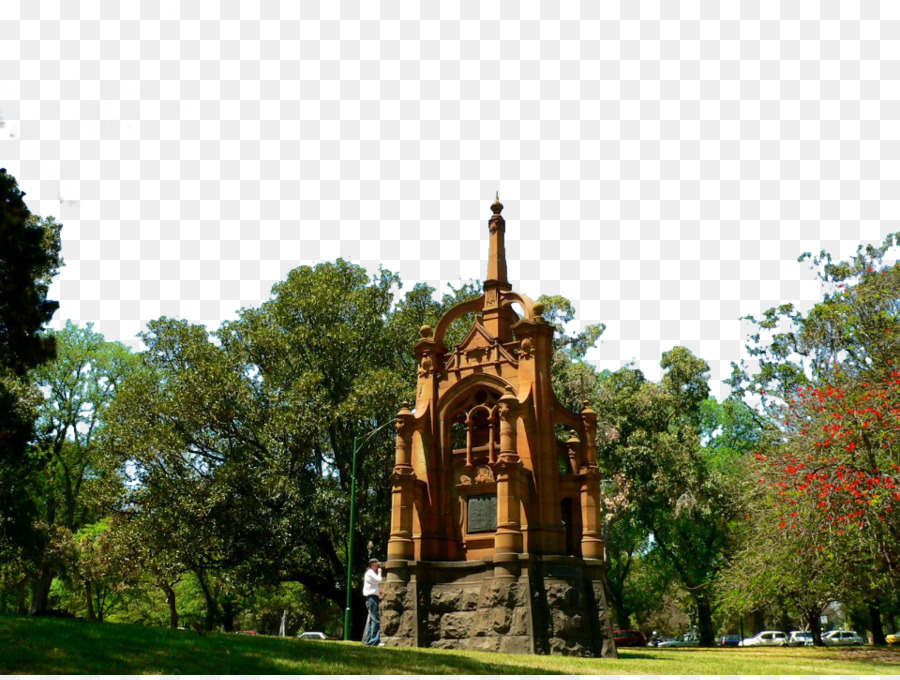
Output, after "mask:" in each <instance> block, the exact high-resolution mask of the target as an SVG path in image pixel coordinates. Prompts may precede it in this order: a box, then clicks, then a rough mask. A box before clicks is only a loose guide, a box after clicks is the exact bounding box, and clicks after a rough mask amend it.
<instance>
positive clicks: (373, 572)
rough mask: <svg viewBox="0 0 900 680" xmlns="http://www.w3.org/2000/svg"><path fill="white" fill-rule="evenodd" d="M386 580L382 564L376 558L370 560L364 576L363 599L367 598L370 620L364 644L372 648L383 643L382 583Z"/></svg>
mask: <svg viewBox="0 0 900 680" xmlns="http://www.w3.org/2000/svg"><path fill="white" fill-rule="evenodd" d="M383 580H384V575H383V570H382V568H381V562H379V561H378V560H377V559H375V558H374V557H373V558H372V559H371V560H369V568H368V569H366V573H365V576H363V597H365V598H366V609H367V610H368V612H369V618H368V620H367V621H366V632H365V635H364V637H363V642H365V643H366V644H367V645H371V646H376V645H377V646H382V645H384V643H383V642H382V641H381V609H380V606H381V582H382V581H383Z"/></svg>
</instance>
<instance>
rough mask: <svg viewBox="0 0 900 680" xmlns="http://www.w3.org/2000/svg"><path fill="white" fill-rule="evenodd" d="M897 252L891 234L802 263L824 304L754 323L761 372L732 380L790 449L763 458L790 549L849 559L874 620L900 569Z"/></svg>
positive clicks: (763, 478)
mask: <svg viewBox="0 0 900 680" xmlns="http://www.w3.org/2000/svg"><path fill="white" fill-rule="evenodd" d="M898 245H900V241H898V235H897V234H890V235H888V236H887V238H886V239H885V240H884V242H883V243H882V244H881V246H873V245H869V246H866V247H862V246H860V247H859V248H858V249H857V252H856V254H855V255H853V256H852V257H851V258H849V259H848V260H846V261H839V262H835V261H834V260H833V259H832V257H831V256H830V255H829V254H828V253H826V252H824V251H823V252H822V253H820V255H819V256H817V257H812V256H810V255H809V254H805V255H803V256H801V260H804V259H810V260H811V261H812V265H813V266H814V267H818V270H819V271H818V276H819V279H820V281H821V282H822V285H823V286H824V287H825V289H826V293H825V295H824V298H823V300H822V302H820V303H818V304H816V305H815V306H813V308H812V309H811V310H810V311H809V312H808V313H805V314H803V313H800V312H798V311H797V310H796V309H794V308H793V307H792V306H791V305H783V306H781V307H779V308H776V309H770V310H768V311H766V312H765V313H764V314H763V316H762V318H761V319H759V320H756V319H753V318H751V319H750V320H751V321H754V322H756V323H757V324H758V326H759V331H760V332H759V333H757V334H755V335H753V336H752V337H751V344H750V345H749V347H748V350H749V351H750V353H751V354H752V355H753V356H754V357H756V358H757V359H758V360H759V370H758V371H757V372H755V373H753V374H751V373H750V372H749V370H748V368H747V367H746V366H744V365H741V366H734V370H733V374H732V378H731V384H732V387H733V389H734V391H735V392H736V393H738V394H742V395H756V396H757V397H758V398H759V399H760V402H761V405H762V409H761V411H760V413H761V416H762V417H764V418H765V419H766V420H767V424H768V427H769V429H770V430H771V432H772V433H773V436H775V437H778V438H779V439H780V440H781V443H780V444H779V445H778V446H777V447H774V448H769V449H762V450H760V451H759V452H758V458H757V460H756V468H757V469H755V471H754V473H755V477H756V478H757V479H758V483H759V484H761V485H765V486H768V487H769V488H772V489H775V490H776V493H775V496H774V503H775V505H776V507H777V509H778V512H779V522H778V525H779V526H780V527H781V528H782V529H783V530H784V531H783V532H782V533H783V541H784V543H785V544H788V545H790V544H792V543H794V542H796V541H797V535H798V534H804V535H814V536H816V540H815V542H814V544H813V545H814V546H815V548H814V549H815V550H816V551H820V550H821V551H825V552H826V554H834V555H837V556H839V557H838V559H839V560H840V561H841V563H842V566H843V569H844V571H845V572H846V574H847V576H848V585H847V586H846V587H847V588H853V589H855V590H856V591H857V593H859V596H860V598H861V599H863V600H865V601H868V602H870V603H871V606H872V608H873V614H872V620H873V621H877V620H879V616H878V615H877V614H878V611H877V610H878V601H879V599H880V598H879V597H878V595H877V594H878V593H885V592H890V591H891V590H892V589H894V588H895V587H896V574H897V573H898V570H900V548H898V546H900V535H898V533H897V530H896V524H897V523H896V521H895V520H894V519H893V516H894V514H896V512H898V511H900V506H898V503H900V491H898V488H900V467H898V465H900V458H898V454H897V451H898V445H897V442H896V441H895V435H896V430H897V425H898V421H897V416H898V414H900V410H898V409H900V401H898V396H897V395H898V393H897V390H898V385H900V381H898V378H900V372H898V371H897V368H898V365H897V364H896V363H895V362H896V361H898V359H897V358H896V357H897V356H898V353H900V265H898V264H887V263H886V259H887V258H888V256H889V253H890V252H896V251H895V250H894V251H892V249H895V248H896V247H897V246H898ZM801 520H802V521H801ZM853 584H855V585H853ZM848 594H849V593H848ZM877 628H878V627H877V626H876V630H875V631H873V633H874V636H875V638H876V639H880V638H881V637H882V634H881V631H880V630H878V629H877Z"/></svg>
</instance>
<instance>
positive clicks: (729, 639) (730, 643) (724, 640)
mask: <svg viewBox="0 0 900 680" xmlns="http://www.w3.org/2000/svg"><path fill="white" fill-rule="evenodd" d="M740 644H741V636H740V635H732V634H729V635H723V636H722V637H720V638H719V647H737V646H739V645H740Z"/></svg>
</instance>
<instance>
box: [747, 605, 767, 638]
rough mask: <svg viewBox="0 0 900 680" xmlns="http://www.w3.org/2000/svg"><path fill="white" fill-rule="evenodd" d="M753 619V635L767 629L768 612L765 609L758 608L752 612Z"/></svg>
mask: <svg viewBox="0 0 900 680" xmlns="http://www.w3.org/2000/svg"><path fill="white" fill-rule="evenodd" d="M750 616H751V621H752V625H753V633H752V634H751V635H756V634H757V633H759V632H760V631H763V630H765V629H766V612H765V610H763V609H757V610H755V611H753V612H751V614H750Z"/></svg>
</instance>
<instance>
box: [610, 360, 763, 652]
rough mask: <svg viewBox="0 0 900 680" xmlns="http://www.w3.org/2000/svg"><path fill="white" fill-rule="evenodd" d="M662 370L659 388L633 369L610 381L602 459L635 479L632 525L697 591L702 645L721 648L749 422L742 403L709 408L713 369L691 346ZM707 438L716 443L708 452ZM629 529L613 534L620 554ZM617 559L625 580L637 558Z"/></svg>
mask: <svg viewBox="0 0 900 680" xmlns="http://www.w3.org/2000/svg"><path fill="white" fill-rule="evenodd" d="M661 365H662V367H663V368H664V369H665V371H666V372H665V374H664V375H663V379H662V381H661V382H660V383H658V384H656V383H651V382H649V381H647V380H646V379H645V378H644V376H643V374H642V373H641V372H640V371H638V370H636V369H634V368H631V367H625V368H623V369H620V370H619V371H616V372H615V373H612V374H611V375H609V376H608V378H607V379H606V380H604V381H603V383H602V384H601V386H600V395H599V399H598V401H597V413H598V416H599V417H600V421H601V423H602V424H603V426H604V427H605V429H606V432H605V436H603V437H602V438H600V442H599V443H598V453H599V454H600V458H601V462H602V466H603V468H604V470H605V472H606V474H607V475H610V476H611V477H613V478H616V476H618V478H619V479H621V480H625V481H624V483H622V484H620V485H619V487H620V488H619V491H620V492H622V491H623V490H624V491H625V494H626V495H627V501H626V503H625V505H627V507H628V512H629V513H630V514H631V517H632V519H630V522H633V525H634V526H635V527H640V528H641V529H643V531H644V535H645V536H647V537H648V538H647V541H648V543H647V547H646V548H645V549H644V551H645V554H647V555H653V559H654V560H656V561H657V562H656V563H657V564H658V565H660V566H661V565H663V564H664V565H666V568H667V569H670V570H671V572H672V573H673V574H674V575H675V577H676V578H677V579H678V581H679V582H680V583H681V584H682V585H683V586H684V587H685V588H686V589H687V591H688V593H690V595H691V597H692V598H693V601H694V605H695V611H696V616H697V619H698V620H697V624H698V627H699V631H700V633H701V640H702V642H703V643H705V644H711V643H712V636H713V634H714V632H715V631H714V630H713V629H712V625H713V624H712V606H713V602H712V587H713V583H714V580H715V578H716V575H717V573H718V572H719V570H720V569H721V568H722V566H723V563H724V559H725V556H726V555H727V553H728V550H729V523H730V522H731V520H732V518H733V517H734V515H735V513H736V507H735V503H734V501H733V496H732V490H733V479H732V474H731V466H730V465H728V464H727V462H726V461H727V459H728V458H730V457H732V456H733V454H731V453H729V452H728V451H729V449H728V447H727V446H726V445H725V442H726V441H727V440H730V439H733V438H734V436H735V435H734V433H733V430H734V428H735V425H736V423H738V422H740V423H741V424H743V425H747V424H748V422H747V419H746V414H741V415H743V416H744V418H743V419H741V418H738V417H737V414H738V413H740V412H739V410H738V409H737V408H736V407H735V406H733V405H729V406H722V407H719V406H716V407H715V408H714V407H712V406H711V405H710V404H709V402H708V401H707V399H708V394H709V390H708V386H707V381H708V370H709V367H708V365H707V364H706V362H705V361H703V360H702V359H699V358H697V357H694V356H693V355H692V354H691V353H690V352H689V351H688V350H687V349H685V348H683V347H676V348H674V349H673V350H671V351H670V352H666V353H664V354H663V357H662V361H661ZM725 416H728V418H726V417H725ZM704 433H705V439H706V440H707V446H701V435H702V434H704ZM710 444H712V445H710ZM621 505H623V504H620V506H621ZM621 526H622V527H623V528H622V529H619V528H618V525H616V524H615V523H614V524H613V525H612V527H611V528H610V531H609V539H608V543H609V545H610V546H611V547H612V548H616V546H617V545H619V543H620V542H621V539H622V537H621V536H619V535H617V532H618V533H621V532H622V531H626V533H627V527H628V526H629V525H628V523H624V524H622V525H621ZM626 543H627V541H626ZM609 559H610V564H611V565H612V569H613V574H615V573H616V570H617V569H620V567H621V564H622V561H623V559H624V560H626V561H627V560H628V559H633V557H629V551H628V550H625V551H623V552H621V553H619V554H616V553H615V552H613V553H611V554H609ZM647 564H648V566H649V565H652V564H653V563H652V562H650V561H647ZM660 576H662V574H660ZM663 580H664V579H663ZM651 592H652V591H651ZM657 602H659V600H657Z"/></svg>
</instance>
